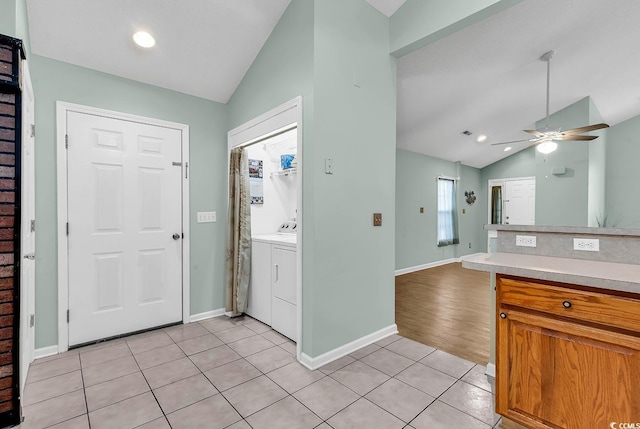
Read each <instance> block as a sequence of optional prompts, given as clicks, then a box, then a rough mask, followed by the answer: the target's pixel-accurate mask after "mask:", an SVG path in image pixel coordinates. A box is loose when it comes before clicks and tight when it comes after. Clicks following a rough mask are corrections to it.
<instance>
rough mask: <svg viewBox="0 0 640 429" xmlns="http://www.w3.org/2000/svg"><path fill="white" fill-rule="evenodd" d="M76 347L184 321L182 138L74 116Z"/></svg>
mask: <svg viewBox="0 0 640 429" xmlns="http://www.w3.org/2000/svg"><path fill="white" fill-rule="evenodd" d="M67 135H68V149H67V174H68V222H69V224H68V249H69V250H68V252H69V311H70V314H69V345H70V346H71V345H77V344H82V343H86V342H90V341H95V340H98V339H102V338H107V337H111V336H114V335H119V334H124V333H129V332H135V331H139V330H142V329H148V328H152V327H155V326H160V325H164V324H168V323H172V322H179V321H181V320H182V232H183V231H182V187H181V184H182V182H181V180H182V177H181V176H182V168H181V163H182V160H181V158H182V147H181V145H182V140H181V132H180V131H179V130H176V129H171V128H165V127H160V126H155V125H147V124H141V123H137V122H131V121H126V120H120V119H114V118H107V117H102V116H97V115H91V114H85V113H77V112H68V113H67Z"/></svg>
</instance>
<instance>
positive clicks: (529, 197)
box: [503, 178, 536, 225]
mask: <svg viewBox="0 0 640 429" xmlns="http://www.w3.org/2000/svg"><path fill="white" fill-rule="evenodd" d="M535 216H536V179H535V178H531V179H516V180H506V181H505V195H504V219H503V222H504V223H505V224H510V225H535Z"/></svg>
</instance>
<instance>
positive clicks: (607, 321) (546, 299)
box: [497, 276, 640, 332]
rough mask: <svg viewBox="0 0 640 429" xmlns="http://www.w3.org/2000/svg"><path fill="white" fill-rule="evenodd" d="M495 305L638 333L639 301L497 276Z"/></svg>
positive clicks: (639, 318) (639, 323)
mask: <svg viewBox="0 0 640 429" xmlns="http://www.w3.org/2000/svg"><path fill="white" fill-rule="evenodd" d="M497 297H498V303H499V305H503V304H509V305H514V306H518V307H522V308H527V309H531V310H538V311H542V312H545V313H551V314H555V315H558V316H563V317H570V318H573V319H579V320H583V321H587V322H593V323H598V324H601V325H607V326H614V327H618V328H622V329H628V330H632V331H636V332H640V300H639V299H633V298H625V297H619V296H612V295H607V294H604V293H598V292H590V291H583V290H577V289H571V288H568V287H562V286H555V285H548V284H542V283H537V282H531V281H523V280H516V279H512V278H508V277H502V276H498V278H497Z"/></svg>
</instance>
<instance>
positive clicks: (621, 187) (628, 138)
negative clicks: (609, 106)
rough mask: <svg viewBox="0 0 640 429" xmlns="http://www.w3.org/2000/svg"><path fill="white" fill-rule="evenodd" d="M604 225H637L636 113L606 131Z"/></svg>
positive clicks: (639, 139)
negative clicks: (605, 220)
mask: <svg viewBox="0 0 640 429" xmlns="http://www.w3.org/2000/svg"><path fill="white" fill-rule="evenodd" d="M606 152H607V154H606V164H607V167H606V169H607V180H606V204H605V205H606V208H607V210H606V213H605V214H606V216H607V225H606V226H617V227H620V228H640V199H639V198H638V197H637V190H636V189H635V187H636V186H637V184H638V183H640V168H638V160H640V116H635V117H633V118H631V119H628V120H626V121H624V122H621V123H619V124H617V125H615V126H613V127H611V128H609V129H608V130H607V148H606Z"/></svg>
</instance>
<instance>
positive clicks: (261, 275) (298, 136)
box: [226, 97, 303, 360]
mask: <svg viewBox="0 0 640 429" xmlns="http://www.w3.org/2000/svg"><path fill="white" fill-rule="evenodd" d="M238 148H242V151H241V153H242V154H241V155H240V161H238V159H237V157H236V155H237V154H238V150H237V149H238ZM232 155H233V156H232ZM229 157H230V162H231V163H232V164H230V171H233V176H230V190H229V192H230V195H232V196H234V194H235V193H236V187H235V185H234V184H233V183H234V182H236V181H237V179H238V176H241V178H243V179H247V177H246V175H248V176H249V177H248V183H249V184H248V187H249V192H248V194H249V195H247V192H240V194H241V196H239V197H238V198H240V199H241V200H243V201H244V202H243V203H239V204H238V207H234V204H237V203H233V202H231V201H230V215H229V216H230V226H229V229H230V232H232V233H233V234H231V235H234V234H236V233H237V235H238V236H240V235H242V239H241V240H240V241H241V242H242V246H247V240H249V239H250V245H249V246H250V252H248V253H249V254H250V256H249V257H248V260H249V262H248V264H250V275H249V276H248V277H249V279H248V280H249V282H248V287H247V289H246V292H247V293H246V301H244V302H246V307H244V308H241V305H237V307H236V308H234V312H236V313H240V312H244V313H245V314H247V315H249V316H251V317H253V318H255V319H257V320H259V321H260V322H262V323H265V324H267V325H269V326H271V327H272V328H273V329H274V330H275V331H277V332H279V333H280V334H282V335H284V336H285V337H287V338H289V339H291V340H293V341H294V342H295V343H296V349H297V351H296V356H297V359H298V360H300V355H301V351H302V341H303V339H302V338H301V337H302V299H301V297H302V222H301V220H302V219H301V218H302V97H297V98H295V99H293V100H291V101H289V102H287V103H284V104H282V105H281V106H278V107H276V108H275V109H272V110H271V111H269V112H267V113H265V114H263V115H261V116H259V117H257V118H255V119H253V120H251V121H249V122H247V123H245V124H243V125H241V126H239V127H237V128H235V129H233V130H231V131H229ZM232 158H233V159H232ZM245 163H246V164H245ZM238 165H240V167H241V168H238ZM232 167H233V168H232ZM245 167H246V168H245ZM241 172H242V173H241ZM245 183H246V181H245ZM232 188H233V189H234V190H233V191H232ZM241 188H242V186H240V187H239V188H237V189H241ZM232 192H233V193H232ZM238 198H235V196H234V201H235V200H237V199H238ZM247 198H248V199H249V200H250V204H249V205H250V208H249V209H246V199H247ZM240 207H243V208H242V209H240ZM236 209H237V210H236ZM232 211H233V215H232V213H231V212H232ZM242 213H246V214H245V215H244V216H242ZM249 216H250V218H251V219H250V222H247V221H248V220H249V219H247V217H249ZM234 219H235V220H234ZM247 224H248V225H250V230H251V233H250V237H249V234H248V233H247ZM233 244H234V245H235V244H237V243H235V242H234V243H233ZM249 246H248V247H249ZM229 249H233V247H230V248H229ZM236 250H238V248H236V249H233V250H232V252H236ZM242 253H246V250H245V251H243V252H242ZM234 254H235V253H234ZM246 256H247V255H246V254H243V255H242V256H241V258H242V259H244V260H246V259H245V258H246ZM240 265H245V267H246V263H244V262H243V264H240ZM240 265H234V267H233V269H234V270H235V271H233V276H237V277H238V278H239V277H242V279H243V280H242V281H244V280H245V279H246V276H240V275H239V273H241V272H242V269H241V267H240ZM237 268H238V270H236V269H237ZM229 270H230V267H229V265H228V266H227V276H229V275H230V271H229ZM244 272H245V273H246V271H244ZM228 280H229V279H228ZM235 280H236V277H234V280H233V282H230V281H228V284H227V291H226V293H227V304H229V303H230V302H231V303H233V302H235V303H236V304H239V303H240V302H241V301H243V299H239V300H238V299H237V296H236V293H239V292H240V290H241V289H240V287H238V286H239V284H240V283H238V282H235ZM231 283H233V285H232V284H231ZM244 284H245V285H246V283H244ZM240 293H241V292H240ZM234 300H235V301H234ZM236 310H237V311H236ZM227 311H229V308H227Z"/></svg>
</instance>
